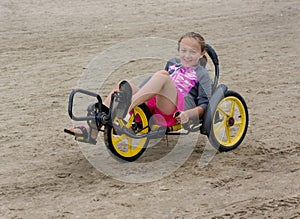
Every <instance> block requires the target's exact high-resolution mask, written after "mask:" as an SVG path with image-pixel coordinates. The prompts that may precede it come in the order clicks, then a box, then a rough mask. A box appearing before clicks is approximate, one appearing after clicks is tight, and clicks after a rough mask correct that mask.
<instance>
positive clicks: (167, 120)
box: [147, 92, 184, 126]
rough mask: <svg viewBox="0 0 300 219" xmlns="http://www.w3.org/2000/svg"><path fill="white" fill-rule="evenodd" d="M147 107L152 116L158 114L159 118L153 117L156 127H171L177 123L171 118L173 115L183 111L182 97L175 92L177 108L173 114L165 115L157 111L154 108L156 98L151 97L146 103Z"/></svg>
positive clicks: (155, 107)
mask: <svg viewBox="0 0 300 219" xmlns="http://www.w3.org/2000/svg"><path fill="white" fill-rule="evenodd" d="M147 106H148V108H149V110H150V112H151V114H152V115H155V114H158V115H160V116H155V117H154V121H155V123H156V124H158V125H162V126H172V125H175V124H176V123H177V120H176V119H175V118H174V117H173V115H174V113H175V112H177V111H183V110H184V97H183V95H182V94H181V93H179V92H177V106H176V109H175V110H174V112H173V113H171V114H170V115H167V114H165V113H163V112H162V111H161V110H159V109H158V108H157V106H156V96H154V97H152V98H151V99H150V100H148V101H147Z"/></svg>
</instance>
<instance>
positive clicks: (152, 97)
mask: <svg viewBox="0 0 300 219" xmlns="http://www.w3.org/2000/svg"><path fill="white" fill-rule="evenodd" d="M178 52H179V59H176V58H174V59H171V60H170V61H168V62H167V65H166V67H165V70H161V71H158V72H156V73H155V74H154V75H153V76H152V77H151V78H150V79H149V80H148V81H147V82H146V83H145V84H144V85H143V86H142V87H141V88H139V87H137V86H135V85H133V84H129V83H128V82H127V81H122V82H121V83H119V84H118V86H117V87H116V89H114V90H113V91H112V92H114V91H116V90H119V92H120V100H119V101H118V102H117V104H116V106H115V107H114V108H115V109H113V111H112V118H114V117H115V116H117V117H119V118H120V117H121V118H123V117H125V115H126V114H127V112H128V111H131V110H132V109H133V108H134V107H135V106H138V105H140V104H142V103H146V104H147V106H148V107H149V109H150V112H151V113H152V114H159V115H161V116H162V118H163V120H164V121H163V122H161V121H158V123H161V124H160V125H165V126H172V125H175V124H176V123H181V124H185V123H188V122H189V121H190V120H195V119H196V120H197V119H199V118H200V117H202V116H203V114H204V112H205V110H206V108H207V105H208V102H209V98H210V96H211V80H210V77H209V74H208V72H207V70H206V69H205V64H206V57H205V41H204V38H203V37H202V36H201V35H200V34H198V33H194V32H188V33H186V34H184V35H183V36H181V37H180V39H179V40H178ZM132 94H133V95H132ZM110 97H111V94H110V95H108V97H107V98H106V99H105V101H104V102H103V105H105V106H107V107H108V106H109V104H110ZM122 98H123V99H122ZM176 112H180V113H176ZM97 128H98V129H97ZM98 130H99V127H96V128H95V127H90V131H89V133H88V131H87V130H86V129H85V128H84V127H83V126H80V127H75V128H72V129H69V133H72V134H75V135H77V136H81V137H82V136H84V139H85V140H84V141H85V142H88V143H94V144H95V143H96V140H95V139H96V138H97V135H98ZM75 139H76V138H75Z"/></svg>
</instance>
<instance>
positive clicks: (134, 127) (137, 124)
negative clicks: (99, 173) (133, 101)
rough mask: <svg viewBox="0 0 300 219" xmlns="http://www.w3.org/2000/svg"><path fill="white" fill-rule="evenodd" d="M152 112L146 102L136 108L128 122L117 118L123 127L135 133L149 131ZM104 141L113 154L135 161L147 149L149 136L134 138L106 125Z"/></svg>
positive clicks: (116, 120)
mask: <svg viewBox="0 0 300 219" xmlns="http://www.w3.org/2000/svg"><path fill="white" fill-rule="evenodd" d="M149 118H150V112H149V109H148V108H147V106H146V105H145V104H142V105H140V106H137V107H135V108H134V112H133V114H132V115H131V116H130V118H129V119H128V121H127V122H124V121H122V120H120V119H117V118H116V119H115V120H114V122H117V123H118V124H119V125H120V126H121V127H122V126H125V127H126V128H128V129H129V130H130V131H131V132H132V133H134V134H135V135H137V136H138V135H142V134H146V133H148V132H149V122H148V121H149ZM104 141H105V144H106V146H107V148H108V149H109V150H110V152H111V153H112V154H114V155H115V156H117V157H118V158H121V159H122V160H125V161H135V160H136V159H138V158H139V157H140V156H141V155H142V154H143V153H144V151H145V150H146V147H147V145H148V142H149V138H147V137H144V138H139V139H134V138H131V137H129V136H128V135H126V134H122V133H116V131H115V130H114V128H113V127H112V126H106V128H105V130H104Z"/></svg>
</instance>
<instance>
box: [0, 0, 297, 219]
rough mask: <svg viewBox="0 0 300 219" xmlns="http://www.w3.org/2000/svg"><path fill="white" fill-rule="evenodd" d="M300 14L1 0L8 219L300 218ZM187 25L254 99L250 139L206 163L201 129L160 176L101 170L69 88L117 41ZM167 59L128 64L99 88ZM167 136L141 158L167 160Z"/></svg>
mask: <svg viewBox="0 0 300 219" xmlns="http://www.w3.org/2000/svg"><path fill="white" fill-rule="evenodd" d="M299 12H300V2H299V1H297V0H287V1H281V0H269V1H260V0H253V1H249V0H246V1H238V0H228V1H202V0H201V1H191V0H186V1H177V0H175V1H169V0H167V1H161V0H157V1H149V0H145V1H144V2H143V3H142V2H137V1H132V0H124V1H116V0H110V1H108V0H101V1H92V0H83V1H79V0H73V1H57V0H54V1H49V0H42V1H31V0H23V1H17V0H2V1H1V3H0V18H1V19H0V45H1V47H0V82H1V87H0V92H1V97H0V99H1V105H0V119H1V123H2V125H1V132H0V145H1V151H0V167H1V168H0V178H1V179H0V218H201V219H202V218H214V219H225V218H226V219H227V218H285V219H286V218H290V219H291V218H299V217H300V207H299V206H300V137H299V134H300V122H299V121H300V116H299V115H300V114H299V112H300V103H299V102H300V74H299V69H300V62H299V52H300V50H299V45H300V37H299V36H300V28H299V27H300V13H299ZM188 31H195V32H199V33H201V34H202V35H203V36H204V37H205V39H206V42H208V43H209V44H211V45H213V47H214V48H215V50H216V51H217V53H218V55H219V59H220V69H221V73H220V83H224V84H226V85H227V86H228V87H229V88H230V89H232V90H235V91H237V92H238V93H240V94H241V95H242V96H243V97H244V99H245V100H246V102H247V105H248V110H249V116H250V123H249V128H248V133H247V136H246V138H245V140H244V141H243V143H242V144H241V145H240V146H239V147H238V148H237V149H236V150H233V151H230V152H226V153H217V154H216V155H215V156H214V157H213V160H212V161H211V162H210V163H209V164H208V165H207V166H205V167H204V168H199V160H200V158H201V155H202V153H203V150H204V147H205V143H206V142H207V139H206V137H205V136H200V137H199V139H198V142H197V145H196V147H195V149H194V150H193V152H192V154H191V156H190V157H189V158H188V159H187V160H186V162H184V164H183V165H181V167H180V168H178V169H177V170H176V171H174V172H172V173H171V174H170V175H168V176H166V177H163V178H161V179H159V180H155V181H153V182H148V183H126V182H122V181H119V180H117V179H115V178H112V177H109V176H107V175H106V174H104V173H102V172H101V171H98V170H97V169H96V168H95V167H94V166H93V165H91V163H90V162H89V161H88V160H87V159H86V158H85V156H84V154H83V153H82V151H81V148H80V147H79V145H78V143H77V142H76V141H74V139H73V138H72V136H70V135H67V134H65V133H64V132H63V129H64V128H66V127H71V126H72V125H73V123H72V121H71V120H70V118H69V117H68V113H67V108H68V96H69V93H70V92H71V90H72V89H74V88H76V87H78V81H80V79H82V74H83V72H85V71H86V70H87V68H88V65H89V63H90V62H91V61H92V60H93V58H94V57H95V56H97V54H99V53H101V52H104V51H107V50H109V49H110V48H112V47H113V46H114V45H116V44H118V43H122V42H125V41H128V40H131V39H134V38H145V37H157V38H164V39H169V40H177V39H178V38H179V37H180V36H181V35H182V34H183V33H185V32H188ZM175 49H176V48H175ZM149 50H151V48H149ZM163 67H164V66H163V65H162V62H161V60H151V59H144V60H140V61H137V62H129V63H127V64H126V65H123V66H122V68H118V69H116V71H115V72H114V73H115V74H116V75H117V76H116V77H110V78H109V80H107V81H105V83H104V87H105V89H104V88H103V90H101V92H103V95H107V92H108V91H109V89H110V88H111V86H112V84H114V83H115V82H116V81H118V80H120V79H122V78H124V79H125V78H133V77H135V76H136V75H138V74H141V72H142V73H151V72H152V71H155V70H159V69H160V68H163ZM100 80H101V79H100ZM99 137H100V138H101V136H99ZM164 142H165V141H163V142H162V143H161V145H162V147H161V148H154V149H153V150H152V151H151V150H149V151H146V152H145V155H144V156H145V157H147V156H148V157H150V159H155V158H156V157H159V156H160V155H161V154H162V152H163V151H167V150H168V147H171V146H172V145H171V146H170V145H169V146H166V145H164ZM171 142H172V141H171ZM182 147H184V145H182Z"/></svg>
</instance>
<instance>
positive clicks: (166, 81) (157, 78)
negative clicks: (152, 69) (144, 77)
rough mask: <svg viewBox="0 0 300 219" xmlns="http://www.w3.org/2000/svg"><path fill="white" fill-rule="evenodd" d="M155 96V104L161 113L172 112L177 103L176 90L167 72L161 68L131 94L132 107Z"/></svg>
mask: <svg viewBox="0 0 300 219" xmlns="http://www.w3.org/2000/svg"><path fill="white" fill-rule="evenodd" d="M154 96H156V106H157V108H158V109H159V110H161V111H162V112H163V113H165V114H167V115H169V114H171V113H173V112H174V110H175V109H176V105H177V90H176V87H175V84H174V83H173V81H172V79H171V77H170V75H169V73H168V72H167V71H164V70H161V71H158V72H156V73H155V74H154V75H153V76H152V77H151V79H150V80H149V81H148V82H147V83H146V84H145V85H144V86H143V87H142V88H140V89H139V90H138V91H137V92H136V93H135V94H134V95H133V96H132V104H131V106H130V108H129V110H131V109H133V108H134V107H135V106H138V105H140V104H142V103H145V102H146V101H147V100H149V99H151V98H152V97H154Z"/></svg>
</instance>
